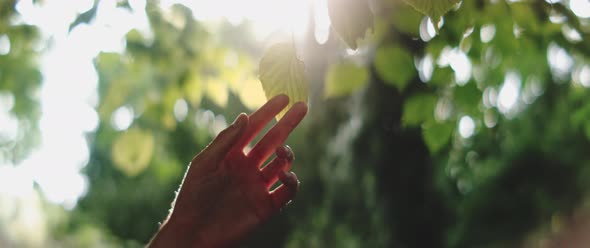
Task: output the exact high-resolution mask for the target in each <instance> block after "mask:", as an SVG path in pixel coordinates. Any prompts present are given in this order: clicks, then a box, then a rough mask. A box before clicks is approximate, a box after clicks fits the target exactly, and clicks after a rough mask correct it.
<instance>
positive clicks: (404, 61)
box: [375, 45, 416, 91]
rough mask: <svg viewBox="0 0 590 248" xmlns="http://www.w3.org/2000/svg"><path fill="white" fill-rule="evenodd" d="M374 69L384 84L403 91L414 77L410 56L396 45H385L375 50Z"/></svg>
mask: <svg viewBox="0 0 590 248" xmlns="http://www.w3.org/2000/svg"><path fill="white" fill-rule="evenodd" d="M375 69H376V70H377V73H378V74H379V76H381V78H382V79H383V80H385V82H386V83H388V84H390V85H392V86H395V87H396V88H398V89H399V90H400V91H403V90H404V89H405V88H406V86H407V85H408V83H409V82H410V80H411V79H412V78H413V77H414V76H415V75H416V69H415V67H414V61H413V59H412V55H411V54H410V53H409V52H408V51H406V50H405V49H403V48H401V47H399V46H396V45H385V46H382V47H379V48H378V49H377V53H376V55H375Z"/></svg>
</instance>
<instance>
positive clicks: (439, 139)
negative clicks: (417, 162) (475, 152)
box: [422, 121, 455, 154]
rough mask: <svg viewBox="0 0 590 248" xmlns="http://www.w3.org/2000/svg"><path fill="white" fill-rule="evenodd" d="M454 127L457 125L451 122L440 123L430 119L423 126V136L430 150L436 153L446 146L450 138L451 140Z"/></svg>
mask: <svg viewBox="0 0 590 248" xmlns="http://www.w3.org/2000/svg"><path fill="white" fill-rule="evenodd" d="M454 127H455V126H454V125H453V123H451V122H449V123H438V122H435V121H429V122H427V123H425V124H424V125H423V126H422V137H423V139H424V143H426V146H427V147H428V150H430V152H431V153H433V154H434V153H437V152H439V151H440V150H441V149H442V148H443V147H445V146H446V145H447V144H448V143H449V140H451V136H452V134H453V130H454Z"/></svg>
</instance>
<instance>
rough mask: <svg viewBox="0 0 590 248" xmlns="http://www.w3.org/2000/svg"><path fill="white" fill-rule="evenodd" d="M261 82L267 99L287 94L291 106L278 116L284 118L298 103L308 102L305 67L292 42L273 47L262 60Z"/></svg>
mask: <svg viewBox="0 0 590 248" xmlns="http://www.w3.org/2000/svg"><path fill="white" fill-rule="evenodd" d="M260 82H262V89H263V90H264V93H265V95H266V98H267V99H270V98H272V97H274V96H276V95H280V94H285V95H287V96H288V97H289V99H290V101H289V105H288V106H287V108H285V109H284V110H283V111H281V113H279V114H278V115H277V119H280V118H281V117H283V115H284V114H285V113H286V112H287V110H288V109H289V108H290V107H291V106H292V105H293V104H294V103H296V102H300V101H303V102H306V103H307V95H308V92H307V91H308V82H307V79H306V77H305V65H304V64H303V61H301V60H299V58H297V54H296V51H295V45H294V44H293V43H291V42H284V43H277V44H275V45H272V46H271V47H270V48H269V49H268V50H267V51H266V53H265V54H264V56H262V59H261V60H260Z"/></svg>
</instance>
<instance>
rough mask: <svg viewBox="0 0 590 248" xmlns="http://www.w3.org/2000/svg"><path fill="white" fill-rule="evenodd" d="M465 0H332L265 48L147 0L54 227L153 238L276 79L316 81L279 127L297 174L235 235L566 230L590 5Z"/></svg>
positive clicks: (406, 236)
mask: <svg viewBox="0 0 590 248" xmlns="http://www.w3.org/2000/svg"><path fill="white" fill-rule="evenodd" d="M122 2H124V1H122ZM457 2H458V1H421V0H412V1H410V0H408V1H400V0H378V1H373V2H371V5H369V1H364V0H363V1H352V0H340V1H336V0H329V1H328V13H329V17H330V19H331V21H332V32H331V35H330V37H331V38H330V39H329V40H328V42H327V43H325V44H317V43H315V42H314V41H312V42H307V43H306V44H307V46H299V45H300V44H294V43H291V42H289V43H279V44H276V45H274V46H270V48H269V49H267V50H266V52H265V53H264V54H263V53H262V52H263V47H264V45H263V44H260V43H261V42H259V41H256V40H255V39H253V38H252V37H251V36H250V35H248V26H247V24H242V25H239V26H235V27H234V26H232V25H229V24H227V23H222V24H219V25H218V26H207V25H205V24H203V23H201V22H198V21H196V20H194V18H193V16H192V13H191V12H190V10H188V9H187V8H185V7H183V6H181V5H175V6H173V7H172V9H171V10H162V9H160V8H159V7H158V6H157V4H156V3H155V2H152V1H149V2H148V5H147V9H146V10H145V11H146V13H147V14H148V17H149V21H150V28H151V32H152V33H149V34H146V33H144V32H142V31H139V30H132V31H131V32H129V33H128V34H127V36H126V50H125V52H123V53H101V54H99V55H98V56H97V57H96V59H95V66H96V69H97V72H98V75H99V85H98V96H99V101H98V105H97V107H96V110H97V112H98V114H99V119H100V124H99V127H98V129H97V130H96V132H95V133H93V134H92V135H91V136H90V137H89V140H90V142H91V157H90V161H89V163H88V165H87V166H86V168H85V169H84V170H85V173H86V175H87V176H88V179H89V184H90V188H89V192H88V193H87V194H86V195H85V196H84V198H83V199H81V200H80V202H79V204H78V206H77V207H76V209H75V210H74V211H72V212H68V215H69V218H66V219H65V220H64V221H63V222H62V224H61V226H60V228H58V229H56V230H55V235H56V237H57V239H63V240H65V241H64V243H66V244H70V243H68V237H72V236H77V235H81V236H85V237H90V238H88V240H99V241H100V240H103V241H104V242H105V243H109V244H110V243H111V242H112V243H121V244H127V245H131V246H133V245H137V244H139V243H145V242H146V241H147V240H148V239H149V237H150V236H151V235H152V234H153V232H154V231H155V230H156V229H157V222H158V221H160V220H162V219H163V218H164V216H165V215H166V211H167V210H168V209H169V207H170V206H169V203H170V202H171V200H172V198H173V196H174V194H173V192H174V190H175V189H176V188H177V186H178V182H179V181H180V179H181V177H182V173H183V171H184V169H185V165H186V163H188V161H190V159H191V158H192V156H194V155H195V153H196V152H198V151H199V150H201V149H202V148H203V147H204V146H205V145H206V144H207V143H208V141H209V140H210V139H211V138H212V137H213V136H214V135H215V134H216V133H217V132H219V131H220V130H221V129H222V128H224V127H225V125H226V123H225V122H226V121H225V118H226V117H227V118H231V117H234V116H235V115H237V114H238V113H240V112H247V111H250V110H252V109H255V108H256V107H258V106H260V104H262V102H264V98H265V95H264V94H265V93H266V96H267V97H270V96H272V95H275V94H278V92H281V93H285V92H287V93H288V94H295V95H292V98H294V99H297V100H305V99H307V98H308V93H309V98H310V99H309V102H310V103H312V104H313V106H312V107H313V108H311V112H310V116H309V118H308V119H307V120H306V121H305V122H304V123H302V125H301V126H300V127H298V129H297V130H296V131H295V133H294V134H293V135H292V136H291V138H290V139H289V141H288V142H287V143H288V144H289V145H291V146H292V147H293V149H294V151H295V152H296V157H297V159H296V162H295V166H294V170H295V171H296V172H297V174H298V176H299V177H300V178H301V180H302V188H301V191H300V193H299V195H298V199H297V200H296V201H295V203H294V204H292V205H290V206H289V207H288V208H287V209H286V210H285V211H284V212H283V214H281V215H279V216H278V217H277V218H275V219H273V220H271V222H270V223H269V224H268V225H267V226H265V227H263V228H262V229H261V230H259V231H258V232H257V233H255V234H253V235H252V237H251V239H250V240H249V241H248V242H246V243H245V244H244V246H245V247H255V246H263V247H281V246H287V247H392V246H393V247H479V246H486V247H513V246H523V245H526V240H527V239H528V238H529V237H531V235H534V234H537V233H541V234H540V236H541V237H543V236H544V235H546V234H547V233H550V232H560V230H559V228H556V227H553V226H554V224H552V223H554V222H556V219H558V220H559V219H560V218H564V219H565V218H567V216H569V214H570V213H571V212H572V211H574V209H576V208H579V207H581V206H583V203H582V202H584V201H586V200H587V199H588V193H589V192H590V191H589V189H590V188H589V187H588V184H587V181H588V179H589V178H590V170H589V169H588V168H590V167H588V165H589V163H590V157H589V155H588V152H587V151H588V148H589V147H590V131H589V130H590V118H589V116H590V115H589V114H590V101H589V100H588V99H590V98H588V85H590V83H589V82H588V79H587V78H584V77H583V76H581V75H582V72H583V71H584V70H590V69H587V68H588V63H589V62H588V57H589V56H588V55H589V54H590V43H588V42H587V40H589V33H590V32H589V30H590V24H589V23H588V20H587V18H586V19H583V18H579V17H577V16H576V15H575V14H574V13H573V12H572V10H571V9H570V8H569V7H568V6H567V1H562V2H557V3H549V2H547V1H488V0H476V1H462V2H460V3H459V4H458V5H456V3H457ZM125 6H128V4H127V5H125V4H121V7H122V8H128V7H125ZM13 8H14V1H12V2H11V1H8V2H3V4H0V11H1V12H0V13H2V15H0V17H1V18H0V20H1V21H0V37H1V34H6V33H8V34H9V35H8V37H9V38H10V43H11V45H12V46H11V49H10V53H8V54H7V55H0V72H2V73H0V82H1V84H0V89H1V90H3V91H6V92H9V93H10V94H12V95H13V96H14V99H15V100H14V102H15V103H14V107H13V108H11V110H10V111H11V113H14V114H15V115H16V116H18V117H19V123H20V122H21V121H22V120H26V122H28V123H30V124H31V125H30V128H31V130H35V128H34V127H35V125H34V124H36V122H37V120H38V112H37V106H36V101H37V100H36V98H35V97H34V95H32V94H30V92H31V91H34V90H35V89H36V88H37V87H38V85H39V81H40V76H39V73H38V68H37V65H36V64H35V55H36V53H38V52H37V51H36V50H35V49H34V48H35V46H34V41H35V40H36V31H35V30H36V29H35V27H30V26H26V25H14V24H11V23H9V21H8V20H9V17H10V16H13V15H16V13H15V12H14V10H13ZM90 11H92V9H91V10H90ZM134 11H143V10H134ZM165 11H169V12H165ZM448 11H449V12H448ZM91 14H92V13H91V12H87V13H82V14H81V15H80V16H79V17H78V18H77V19H76V21H74V24H72V25H73V26H72V28H76V25H77V24H79V23H84V22H92V16H91ZM443 14H445V16H444V17H441V16H442V15H443ZM423 15H428V16H429V17H425V16H423ZM438 17H441V20H442V21H440V22H439V21H437V20H438ZM429 18H430V19H431V20H433V21H429ZM429 22H430V23H429ZM432 23H434V25H433V24H432ZM429 25H433V26H431V27H430V26H429ZM439 25H440V30H438V32H433V30H430V31H429V27H430V29H432V28H434V29H435V30H436V29H438V28H439ZM310 30H311V29H310ZM369 30H372V33H371V34H370V35H367V33H369ZM308 35H309V34H308ZM335 35H338V36H339V37H340V38H341V39H342V40H343V41H344V43H342V42H340V41H339V40H338V39H335V37H336V36H335ZM309 37H313V35H309ZM293 42H294V41H293ZM17 44H18V45H17ZM310 44H311V45H310ZM343 44H345V45H348V47H350V48H352V49H356V51H357V52H356V53H350V51H345V49H343V47H342V45H343ZM295 47H298V48H299V50H298V51H295V49H294V48H295ZM308 54H313V55H314V56H315V57H314V58H316V60H310V59H309V58H310V57H312V56H308ZM351 54H352V55H351ZM297 55H299V56H297ZM556 57H560V58H561V59H562V60H561V61H559V60H557V61H556ZM258 58H262V59H261V61H260V64H258V63H257V62H258ZM300 58H301V59H302V60H303V62H305V66H307V67H306V68H304V65H303V64H302V61H300ZM317 58H320V59H317ZM564 61H565V62H564ZM20 62H22V63H20ZM17 64H18V66H15V65H17ZM256 65H259V67H260V68H259V70H257V68H255V67H256ZM563 65H566V66H563ZM568 65H569V66H568ZM324 70H325V71H326V72H325V73H324ZM257 71H258V72H259V76H260V81H262V84H260V83H259V82H258V80H257V78H256V77H257V76H256V74H257ZM31 75H33V76H31ZM586 77H587V76H586ZM305 78H307V79H309V84H308V82H307V80H306V79H305ZM15 82H18V84H17V83H15ZM322 82H323V84H322ZM273 87H274V88H273ZM277 87H278V88H282V89H277ZM318 88H319V89H323V90H324V91H323V93H322V94H317V93H316V90H317V89H318ZM275 90H276V91H275ZM308 90H309V92H308V93H307V91H308ZM290 92H294V93H290ZM303 92H306V93H303ZM319 92H321V91H319ZM293 96H295V97H293ZM506 99H508V100H506ZM509 100H511V101H512V100H513V101H512V102H511V101H509ZM292 102H294V101H292ZM121 111H123V112H125V111H128V112H131V114H132V116H133V117H132V122H131V124H130V126H129V127H118V126H117V125H113V124H112V122H113V121H112V119H113V118H114V117H113V116H115V114H116V113H119V112H121ZM464 117H469V118H471V119H472V120H473V121H474V126H473V130H472V131H473V132H472V134H471V135H463V133H464V132H463V131H464V130H463V131H462V128H464V127H462V126H461V124H460V120H461V119H462V118H464ZM25 133H26V134H27V135H26V136H23V137H29V138H22V140H20V141H17V142H19V143H18V144H20V145H19V146H12V144H11V145H4V143H0V148H7V147H8V148H9V149H13V150H10V152H9V153H11V154H12V153H13V151H15V150H17V149H20V148H18V147H27V149H30V147H31V146H32V145H31V144H33V142H32V141H31V142H29V143H27V142H28V141H26V140H28V139H30V140H34V139H33V138H30V137H34V133H35V132H25ZM29 135H33V136H29ZM25 141H26V142H25ZM11 142H13V143H14V141H11ZM13 147H16V148H13ZM0 150H2V151H5V149H0ZM20 151H23V152H22V153H20V154H21V155H19V157H20V158H22V157H24V156H25V155H26V152H24V150H20ZM7 154H8V153H7ZM62 214H63V215H65V214H64V213H62ZM562 216H566V217H562ZM547 230H549V231H547ZM97 233H101V235H103V236H101V235H99V234H97ZM99 241H97V242H99ZM71 243H72V244H73V245H72V246H76V244H78V245H77V246H86V245H84V244H88V243H84V242H74V241H72V242H71ZM80 244H82V245H80ZM95 244H96V243H95Z"/></svg>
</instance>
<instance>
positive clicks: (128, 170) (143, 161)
mask: <svg viewBox="0 0 590 248" xmlns="http://www.w3.org/2000/svg"><path fill="white" fill-rule="evenodd" d="M153 152H154V137H153V136H152V134H151V133H149V132H146V131H143V130H141V129H138V128H132V129H129V130H127V131H126V132H124V133H122V134H121V135H119V137H117V138H116V139H115V141H114V142H113V146H112V150H111V154H112V156H113V162H114V164H115V167H116V168H117V169H119V170H121V172H123V173H124V174H125V175H127V176H129V177H134V176H137V175H138V174H139V173H141V172H142V171H144V170H145V168H147V166H148V164H149V163H150V160H151V159H152V154H153Z"/></svg>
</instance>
